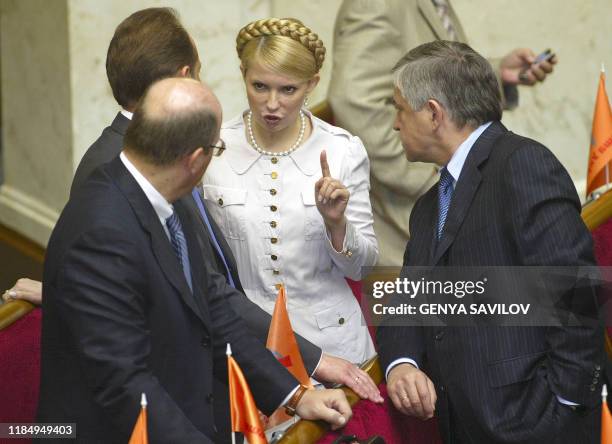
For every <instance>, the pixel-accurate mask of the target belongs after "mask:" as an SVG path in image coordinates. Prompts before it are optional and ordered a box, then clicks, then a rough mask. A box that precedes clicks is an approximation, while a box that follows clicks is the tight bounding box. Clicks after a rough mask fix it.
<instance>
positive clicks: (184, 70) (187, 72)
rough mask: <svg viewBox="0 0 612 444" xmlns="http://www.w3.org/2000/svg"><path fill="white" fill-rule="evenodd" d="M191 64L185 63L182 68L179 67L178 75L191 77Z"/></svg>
mask: <svg viewBox="0 0 612 444" xmlns="http://www.w3.org/2000/svg"><path fill="white" fill-rule="evenodd" d="M191 76H192V73H191V66H189V65H185V66H183V67H182V68H181V69H179V71H178V73H177V77H191Z"/></svg>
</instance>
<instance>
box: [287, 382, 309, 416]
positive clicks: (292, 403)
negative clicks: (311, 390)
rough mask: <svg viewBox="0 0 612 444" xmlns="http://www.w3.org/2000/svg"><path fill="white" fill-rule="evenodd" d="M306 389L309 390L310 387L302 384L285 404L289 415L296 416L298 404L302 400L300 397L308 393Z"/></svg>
mask: <svg viewBox="0 0 612 444" xmlns="http://www.w3.org/2000/svg"><path fill="white" fill-rule="evenodd" d="M306 390H308V387H306V386H305V385H304V384H300V386H299V387H298V389H297V390H296V391H295V393H294V394H293V396H292V397H291V398H290V399H289V401H288V402H287V404H285V413H287V415H289V416H295V411H296V409H297V405H298V403H299V402H300V399H302V396H304V393H306Z"/></svg>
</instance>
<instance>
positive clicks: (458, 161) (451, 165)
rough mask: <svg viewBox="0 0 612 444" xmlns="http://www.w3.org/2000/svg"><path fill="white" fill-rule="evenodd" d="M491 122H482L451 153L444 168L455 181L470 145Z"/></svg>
mask: <svg viewBox="0 0 612 444" xmlns="http://www.w3.org/2000/svg"><path fill="white" fill-rule="evenodd" d="M491 123H493V122H487V123H483V124H482V125H480V126H479V127H478V128H476V129H475V130H474V131H472V132H471V133H470V135H469V136H468V137H467V139H465V140H464V141H463V142H462V143H461V145H459V147H458V148H457V150H456V151H455V152H454V153H453V157H451V160H450V161H449V162H448V163H447V164H446V169H447V170H448V172H449V173H450V175H451V176H453V179H454V181H455V182H457V181H458V180H459V176H461V170H463V165H464V164H465V159H467V156H468V154H470V150H471V149H472V146H474V144H475V143H476V141H477V140H478V138H479V137H480V135H481V134H482V133H484V131H485V130H486V129H487V128H488V127H489V125H491Z"/></svg>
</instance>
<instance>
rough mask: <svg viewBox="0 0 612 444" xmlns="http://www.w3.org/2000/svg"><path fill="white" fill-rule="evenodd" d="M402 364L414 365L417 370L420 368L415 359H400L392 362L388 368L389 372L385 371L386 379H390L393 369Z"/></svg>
mask: <svg viewBox="0 0 612 444" xmlns="http://www.w3.org/2000/svg"><path fill="white" fill-rule="evenodd" d="M400 364H412V365H414V366H415V367H416V368H419V366H418V365H417V363H416V361H415V360H414V359H410V358H398V359H396V360H395V361H393V362H391V364H389V365H388V366H387V370H386V371H385V379H388V378H389V372H390V371H391V370H392V369H393V367H396V366H398V365H400Z"/></svg>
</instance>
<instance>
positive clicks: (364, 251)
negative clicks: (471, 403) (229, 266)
mask: <svg viewBox="0 0 612 444" xmlns="http://www.w3.org/2000/svg"><path fill="white" fill-rule="evenodd" d="M307 117H308V118H309V119H310V120H311V122H312V124H313V131H312V134H311V135H310V137H309V138H308V139H307V140H306V141H304V143H303V144H302V145H301V146H300V147H299V148H298V149H297V150H295V151H294V152H293V153H291V154H290V155H288V156H268V155H262V154H259V153H258V152H257V151H256V150H255V149H254V148H252V147H251V146H250V145H249V144H248V142H247V140H246V136H245V125H244V121H243V115H242V114H241V115H239V116H237V117H236V118H234V119H232V120H231V121H229V122H227V123H225V124H224V125H223V126H222V128H221V138H222V139H223V140H224V141H225V143H226V146H227V150H226V151H225V153H224V154H223V155H222V156H221V157H218V158H213V160H212V162H211V164H210V166H209V167H208V169H207V171H206V174H205V175H204V181H203V191H204V198H205V199H206V200H207V201H208V202H207V207H208V209H209V211H210V213H211V215H212V216H213V218H214V219H215V221H216V222H217V224H218V225H219V227H220V229H221V230H222V231H223V234H224V235H225V238H226V240H227V242H228V243H229V245H230V247H231V249H232V251H233V253H234V255H235V256H236V261H237V266H238V272H239V274H240V280H241V282H242V285H243V287H244V290H245V292H246V295H247V296H248V297H249V299H251V300H252V301H253V302H255V303H256V304H258V305H259V306H260V307H262V308H263V309H264V310H265V311H267V312H268V313H272V311H273V309H274V303H275V301H276V297H277V294H278V288H279V287H278V285H279V284H283V285H284V286H285V289H286V292H287V309H288V311H289V316H290V318H291V323H292V326H293V329H294V331H296V332H297V333H299V334H300V335H302V336H304V337H305V338H307V339H308V340H309V341H311V342H312V343H314V344H316V345H318V346H319V347H321V348H322V349H323V351H324V352H326V353H329V354H332V355H335V356H340V357H343V358H345V359H347V360H349V361H351V362H354V363H360V362H363V361H364V360H366V359H368V358H370V357H371V356H373V355H374V353H375V351H374V347H373V344H372V341H371V339H370V336H369V334H368V330H367V327H366V325H365V321H364V318H363V316H362V313H361V310H360V307H359V304H358V303H357V301H356V299H355V297H354V296H353V293H352V292H351V290H350V287H349V286H348V284H347V282H346V280H345V279H344V278H345V276H346V277H349V278H351V279H354V280H359V279H361V272H362V267H367V266H373V265H374V264H375V263H376V260H377V257H378V246H377V243H376V238H375V236H374V230H373V227H372V225H373V218H372V209H371V206H370V199H369V188H370V183H369V177H370V171H369V161H368V158H367V154H366V151H365V148H364V146H363V144H362V143H361V141H360V140H359V138H357V137H354V136H351V135H350V134H349V133H348V132H346V131H344V130H342V129H340V128H337V127H334V126H331V125H329V124H327V123H325V122H323V121H322V120H320V119H317V118H316V117H314V116H312V115H311V114H310V113H307ZM323 149H325V150H326V151H327V159H328V163H329V166H330V170H331V175H332V177H334V178H336V179H338V180H340V181H341V182H342V183H343V184H344V185H345V186H346V187H347V188H348V189H349V191H350V193H351V195H350V200H349V203H348V206H347V209H346V212H345V216H346V218H347V227H346V236H345V239H344V244H343V249H342V252H338V251H336V250H335V249H334V248H333V246H332V245H331V241H330V239H329V236H328V233H327V231H326V229H325V225H324V223H323V218H322V217H321V215H320V214H319V211H318V210H317V206H316V202H315V191H314V184H315V182H316V181H317V180H318V179H319V178H321V167H320V160H319V155H320V152H321V151H322V150H323Z"/></svg>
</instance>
